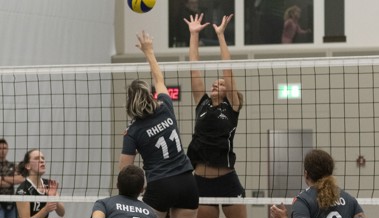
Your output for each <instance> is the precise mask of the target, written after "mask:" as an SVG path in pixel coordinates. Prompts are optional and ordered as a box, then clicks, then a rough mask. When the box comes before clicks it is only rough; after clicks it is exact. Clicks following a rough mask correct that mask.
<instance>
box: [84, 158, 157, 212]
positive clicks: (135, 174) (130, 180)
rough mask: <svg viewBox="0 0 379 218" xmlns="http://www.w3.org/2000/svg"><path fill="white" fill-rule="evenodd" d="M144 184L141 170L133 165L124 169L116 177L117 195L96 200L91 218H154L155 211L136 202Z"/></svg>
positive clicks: (138, 201)
mask: <svg viewBox="0 0 379 218" xmlns="http://www.w3.org/2000/svg"><path fill="white" fill-rule="evenodd" d="M144 184H145V176H144V173H143V170H142V169H141V168H139V167H137V166H135V165H128V166H126V167H124V168H123V169H122V170H121V171H120V173H119V174H118V177H117V189H118V191H119V194H118V195H115V196H112V197H109V198H105V199H101V200H97V201H96V202H95V204H94V206H93V209H92V216H91V218H110V217H112V218H123V217H139V218H156V217H157V216H156V214H155V211H154V210H153V209H152V208H151V207H149V206H148V205H147V204H145V203H143V202H141V201H140V200H138V196H139V195H140V194H141V192H142V191H143V186H144Z"/></svg>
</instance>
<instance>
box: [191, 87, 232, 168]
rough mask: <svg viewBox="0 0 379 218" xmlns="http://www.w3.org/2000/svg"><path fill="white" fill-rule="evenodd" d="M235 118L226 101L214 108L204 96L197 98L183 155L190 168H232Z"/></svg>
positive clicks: (207, 97) (206, 96) (225, 99)
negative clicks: (207, 166) (189, 139)
mask: <svg viewBox="0 0 379 218" xmlns="http://www.w3.org/2000/svg"><path fill="white" fill-rule="evenodd" d="M238 115H239V112H236V111H234V110H233V108H232V106H231V104H230V103H229V101H228V99H227V98H224V100H223V102H221V104H220V105H218V106H216V107H214V106H212V101H211V98H209V96H208V95H207V94H205V95H204V96H203V97H202V98H201V100H200V102H199V104H198V105H197V107H196V124H195V133H194V134H193V136H192V141H191V143H190V145H189V147H188V152H187V155H188V157H189V158H190V160H191V162H192V165H193V166H196V164H197V163H203V164H207V165H209V166H213V167H228V168H231V169H233V168H234V164H235V162H236V155H235V153H234V152H233V139H234V134H235V131H236V128H237V123H238Z"/></svg>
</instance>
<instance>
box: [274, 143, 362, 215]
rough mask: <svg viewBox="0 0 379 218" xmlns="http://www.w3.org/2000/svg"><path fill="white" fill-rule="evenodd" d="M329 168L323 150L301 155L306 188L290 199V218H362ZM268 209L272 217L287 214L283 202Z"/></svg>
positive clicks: (331, 165) (354, 200)
mask: <svg viewBox="0 0 379 218" xmlns="http://www.w3.org/2000/svg"><path fill="white" fill-rule="evenodd" d="M333 170H334V161H333V158H332V157H331V156H330V155H329V154H328V153H326V152H325V151H323V150H317V149H315V150H312V151H310V152H309V153H308V154H307V155H306V156H305V158H304V178H305V182H306V184H307V185H308V186H309V188H307V189H306V190H304V191H302V192H301V193H300V194H299V195H298V196H297V197H296V198H295V199H294V202H293V205H292V214H291V217H293V218H305V217H317V218H318V217H353V218H364V217H365V215H364V213H363V210H362V208H361V206H360V205H359V204H358V202H357V200H356V199H355V198H354V197H352V196H351V195H349V194H348V193H346V192H345V191H344V190H342V189H340V188H339V187H338V186H337V184H336V180H335V178H334V177H333ZM270 209H271V217H272V218H287V217H288V216H287V210H286V209H285V207H284V205H283V204H282V205H281V206H276V205H273V206H271V208H270Z"/></svg>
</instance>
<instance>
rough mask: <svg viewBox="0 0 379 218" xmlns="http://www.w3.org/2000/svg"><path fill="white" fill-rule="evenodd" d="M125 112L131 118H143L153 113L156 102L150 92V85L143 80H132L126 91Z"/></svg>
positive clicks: (156, 105)
mask: <svg viewBox="0 0 379 218" xmlns="http://www.w3.org/2000/svg"><path fill="white" fill-rule="evenodd" d="M127 92H128V93H127V95H128V98H127V100H126V112H127V113H128V115H129V117H131V118H133V119H134V118H142V119H143V118H145V117H146V116H148V115H151V114H153V113H154V111H155V109H156V108H157V107H158V102H157V101H156V100H155V99H154V97H153V94H152V93H151V90H150V86H149V84H147V82H145V81H143V80H134V81H133V82H132V83H131V84H130V86H129V87H128V91H127Z"/></svg>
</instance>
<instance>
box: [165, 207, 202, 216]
mask: <svg viewBox="0 0 379 218" xmlns="http://www.w3.org/2000/svg"><path fill="white" fill-rule="evenodd" d="M196 217H197V209H195V210H190V209H178V208H174V209H171V210H170V218H196Z"/></svg>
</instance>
